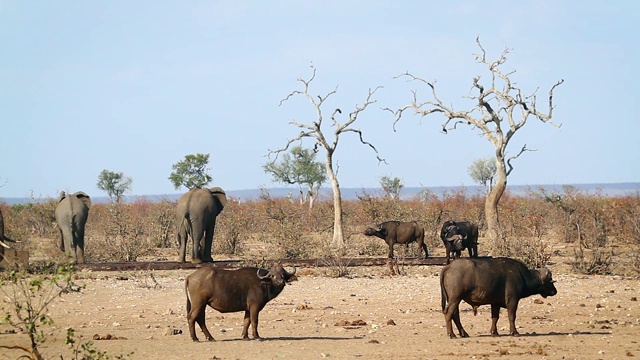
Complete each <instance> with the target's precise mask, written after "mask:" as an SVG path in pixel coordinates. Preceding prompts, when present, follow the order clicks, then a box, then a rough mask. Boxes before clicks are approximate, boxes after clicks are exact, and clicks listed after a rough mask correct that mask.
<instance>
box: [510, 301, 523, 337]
mask: <svg viewBox="0 0 640 360" xmlns="http://www.w3.org/2000/svg"><path fill="white" fill-rule="evenodd" d="M516 311H518V302H517V301H512V302H510V303H508V304H507V313H508V314H509V334H510V335H511V336H518V335H520V334H519V333H518V330H516Z"/></svg>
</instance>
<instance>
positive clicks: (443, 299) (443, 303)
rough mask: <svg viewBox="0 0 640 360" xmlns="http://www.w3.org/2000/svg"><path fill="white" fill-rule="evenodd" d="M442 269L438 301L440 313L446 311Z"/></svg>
mask: <svg viewBox="0 0 640 360" xmlns="http://www.w3.org/2000/svg"><path fill="white" fill-rule="evenodd" d="M443 280H444V271H443V272H442V273H441V274H440V301H441V302H440V303H441V305H442V313H443V314H444V313H446V310H445V309H446V306H447V300H448V299H447V293H446V291H445V290H444V281H443Z"/></svg>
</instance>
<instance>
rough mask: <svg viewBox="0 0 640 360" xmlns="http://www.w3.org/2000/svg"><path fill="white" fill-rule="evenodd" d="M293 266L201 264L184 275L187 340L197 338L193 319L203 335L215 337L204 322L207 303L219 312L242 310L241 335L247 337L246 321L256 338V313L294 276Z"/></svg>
mask: <svg viewBox="0 0 640 360" xmlns="http://www.w3.org/2000/svg"><path fill="white" fill-rule="evenodd" d="M295 272H296V268H295V267H294V268H293V272H291V273H289V272H287V271H286V270H285V269H284V268H283V267H282V264H280V263H275V264H274V265H273V266H272V267H271V269H261V268H256V267H245V268H240V269H236V270H227V269H215V268H213V267H203V268H200V269H198V270H196V271H195V272H193V273H192V274H191V275H189V276H188V277H187V279H186V280H185V293H186V295H187V322H188V323H189V334H190V335H191V340H193V341H198V338H197V337H196V329H195V323H196V322H198V325H199V326H200V329H201V330H202V332H203V333H204V336H205V337H206V338H207V340H209V341H215V340H214V338H213V336H211V333H210V332H209V330H208V329H207V325H206V324H205V309H206V307H207V305H209V306H211V307H212V308H214V309H216V310H218V311H219V312H221V313H227V312H238V311H244V327H243V329H242V338H243V339H247V340H248V339H249V324H251V327H252V329H253V338H254V339H259V338H260V336H259V335H258V314H259V313H260V310H262V308H264V306H265V305H266V304H267V303H268V302H269V301H271V300H272V299H274V298H275V297H276V296H278V295H279V294H280V292H281V291H282V289H284V286H285V284H286V283H287V282H290V281H292V280H296V277H295V275H294V274H295Z"/></svg>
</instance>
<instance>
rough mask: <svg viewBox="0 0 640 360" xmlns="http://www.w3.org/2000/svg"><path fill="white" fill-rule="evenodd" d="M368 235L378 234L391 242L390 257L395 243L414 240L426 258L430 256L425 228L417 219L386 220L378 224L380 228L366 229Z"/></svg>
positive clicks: (390, 257)
mask: <svg viewBox="0 0 640 360" xmlns="http://www.w3.org/2000/svg"><path fill="white" fill-rule="evenodd" d="M364 234H365V235H367V236H377V237H379V238H380V239H382V240H384V241H386V242H387V244H389V259H393V245H394V244H404V245H408V244H410V243H412V242H414V241H415V242H416V243H417V244H418V248H420V249H422V250H423V251H424V258H425V259H426V258H428V257H429V250H427V244H425V243H424V228H423V227H422V225H420V224H418V223H417V222H415V221H412V222H402V221H385V222H383V223H381V224H380V225H378V229H377V230H376V229H374V228H371V227H369V228H367V229H366V230H365V231H364Z"/></svg>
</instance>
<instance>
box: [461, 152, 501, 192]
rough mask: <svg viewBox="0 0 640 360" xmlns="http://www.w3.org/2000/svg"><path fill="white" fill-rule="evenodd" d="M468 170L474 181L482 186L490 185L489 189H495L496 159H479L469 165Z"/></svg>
mask: <svg viewBox="0 0 640 360" xmlns="http://www.w3.org/2000/svg"><path fill="white" fill-rule="evenodd" d="M467 171H468V172H469V176H470V177H471V179H473V181H475V182H476V183H478V184H480V185H482V186H485V187H486V186H488V187H489V191H491V189H493V179H494V178H495V176H496V159H492V158H486V159H477V160H475V161H474V162H473V163H471V165H469V168H468V169H467Z"/></svg>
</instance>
